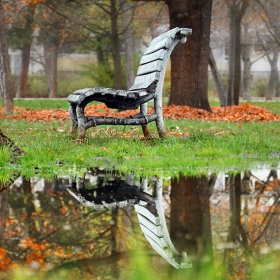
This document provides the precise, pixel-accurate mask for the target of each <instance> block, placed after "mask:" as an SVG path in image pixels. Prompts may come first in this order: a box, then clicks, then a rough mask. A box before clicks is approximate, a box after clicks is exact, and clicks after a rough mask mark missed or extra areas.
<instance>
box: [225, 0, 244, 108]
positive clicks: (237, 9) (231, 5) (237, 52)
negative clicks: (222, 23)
mask: <svg viewBox="0 0 280 280" xmlns="http://www.w3.org/2000/svg"><path fill="white" fill-rule="evenodd" d="M227 6H228V13H229V20H230V22H229V57H228V60H229V66H228V67H229V69H228V82H227V89H226V105H227V106H230V105H238V104H239V95H240V83H241V21H242V18H243V16H244V14H245V12H246V9H247V7H248V0H242V1H232V0H227Z"/></svg>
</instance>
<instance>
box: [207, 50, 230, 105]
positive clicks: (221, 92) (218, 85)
mask: <svg viewBox="0 0 280 280" xmlns="http://www.w3.org/2000/svg"><path fill="white" fill-rule="evenodd" d="M209 66H210V69H211V72H212V76H213V80H214V82H215V86H216V90H217V93H218V97H219V101H220V105H221V107H224V106H226V95H225V94H226V93H225V90H224V87H223V84H222V80H221V77H220V73H219V70H218V67H217V65H216V61H215V59H214V56H213V52H212V50H211V49H210V52H209Z"/></svg>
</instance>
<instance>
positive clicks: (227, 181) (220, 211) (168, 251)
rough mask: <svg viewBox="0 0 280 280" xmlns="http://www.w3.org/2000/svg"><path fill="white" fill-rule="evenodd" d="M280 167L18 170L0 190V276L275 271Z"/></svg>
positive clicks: (218, 275)
mask: <svg viewBox="0 0 280 280" xmlns="http://www.w3.org/2000/svg"><path fill="white" fill-rule="evenodd" d="M279 191H280V180H279V170H261V171H260V170H259V171H251V172H249V171H247V172H243V173H238V174H234V175H230V174H224V173H221V174H209V176H197V177H186V176H180V177H179V178H141V177H135V176H133V175H125V174H118V173H117V172H113V173H112V172H111V173H109V172H105V171H101V170H98V169H92V170H89V171H88V172H87V173H85V174H79V176H77V177H75V178H73V177H70V176H65V177H63V178H56V179H53V180H45V179H43V178H36V177H33V178H30V179H23V178H21V177H20V178H18V179H17V180H16V181H15V182H14V183H13V184H12V185H11V186H10V187H9V188H7V189H6V190H5V191H3V192H2V194H1V200H0V202H1V204H0V206H1V212H0V215H1V228H0V237H1V239H0V242H1V244H0V275H1V277H2V279H151V278H153V279H273V280H274V279H280V251H279V250H280V235H279V233H280V216H279V215H280V204H279Z"/></svg>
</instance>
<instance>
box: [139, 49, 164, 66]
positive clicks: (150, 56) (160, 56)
mask: <svg viewBox="0 0 280 280" xmlns="http://www.w3.org/2000/svg"><path fill="white" fill-rule="evenodd" d="M165 55H166V49H160V50H158V51H156V52H154V53H151V54H147V55H145V54H144V55H143V56H142V58H141V60H140V65H143V64H146V63H149V62H152V61H155V60H160V59H161V60H163V58H164V56H165Z"/></svg>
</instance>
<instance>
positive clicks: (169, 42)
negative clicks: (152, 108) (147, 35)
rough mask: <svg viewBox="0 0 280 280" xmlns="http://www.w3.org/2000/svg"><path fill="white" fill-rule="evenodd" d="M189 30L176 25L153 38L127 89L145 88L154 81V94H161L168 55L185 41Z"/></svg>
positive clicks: (189, 32)
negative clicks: (155, 85) (130, 85)
mask: <svg viewBox="0 0 280 280" xmlns="http://www.w3.org/2000/svg"><path fill="white" fill-rule="evenodd" d="M191 32H192V30H191V29H189V28H179V27H176V28H174V29H171V30H169V31H167V32H165V33H163V34H162V35H160V36H158V37H156V38H154V39H153V40H152V42H151V44H150V46H149V47H148V48H147V49H146V51H145V52H144V54H143V56H142V58H141V60H140V66H139V68H138V71H137V76H136V78H135V81H134V85H133V86H132V87H131V88H130V89H129V90H131V91H133V90H140V89H147V88H148V87H149V86H150V85H151V84H153V83H156V84H157V87H156V95H159V94H161V92H162V88H163V83H164V76H165V71H166V67H167V64H168V60H169V58H170V55H171V53H172V51H173V49H174V47H175V46H176V45H177V44H178V43H179V42H182V43H185V42H186V37H187V36H188V35H190V34H191Z"/></svg>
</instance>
